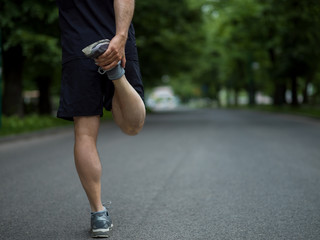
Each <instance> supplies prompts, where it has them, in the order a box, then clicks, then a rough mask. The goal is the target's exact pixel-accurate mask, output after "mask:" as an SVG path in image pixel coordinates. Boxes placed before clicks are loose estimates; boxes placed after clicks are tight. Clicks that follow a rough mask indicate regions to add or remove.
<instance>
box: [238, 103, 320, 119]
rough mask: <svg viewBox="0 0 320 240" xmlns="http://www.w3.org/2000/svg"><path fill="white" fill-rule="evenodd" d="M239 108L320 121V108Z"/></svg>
mask: <svg viewBox="0 0 320 240" xmlns="http://www.w3.org/2000/svg"><path fill="white" fill-rule="evenodd" d="M237 108H240V109H252V110H259V111H268V112H275V113H285V114H293V115H299V116H306V117H312V118H319V119H320V107H317V106H303V105H301V106H298V107H293V106H290V105H285V106H273V105H256V106H243V107H237Z"/></svg>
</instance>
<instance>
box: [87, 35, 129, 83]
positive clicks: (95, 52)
mask: <svg viewBox="0 0 320 240" xmlns="http://www.w3.org/2000/svg"><path fill="white" fill-rule="evenodd" d="M109 43H110V40H109V39H102V40H100V41H98V42H94V43H92V44H90V45H89V46H87V47H85V48H84V49H82V52H83V53H84V55H85V56H87V57H88V58H92V59H95V58H98V57H99V56H100V55H101V54H103V53H104V52H105V51H106V50H107V49H108V47H109ZM98 73H100V74H105V73H107V75H108V78H109V79H110V80H117V79H119V78H121V77H122V76H123V75H124V73H125V70H124V69H123V68H122V66H121V61H119V62H118V65H117V66H115V67H114V68H112V69H109V70H104V69H102V68H101V67H99V69H98Z"/></svg>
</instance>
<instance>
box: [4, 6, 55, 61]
mask: <svg viewBox="0 0 320 240" xmlns="http://www.w3.org/2000/svg"><path fill="white" fill-rule="evenodd" d="M0 4H1V6H2V7H1V8H2V9H1V15H0V27H1V30H2V34H3V48H4V51H6V50H7V49H9V48H11V47H14V46H17V45H19V46H21V47H22V50H23V55H24V57H26V58H27V61H31V62H33V63H35V62H44V63H50V64H52V63H55V64H57V63H59V61H60V55H61V54H60V47H59V40H58V39H59V38H58V34H59V33H58V24H57V20H58V10H57V8H56V7H55V1H54V0H46V1H40V0H38V1H35V0H24V1H21V0H20V1H5V0H1V1H0Z"/></svg>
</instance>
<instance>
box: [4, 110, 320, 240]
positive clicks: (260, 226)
mask: <svg viewBox="0 0 320 240" xmlns="http://www.w3.org/2000/svg"><path fill="white" fill-rule="evenodd" d="M100 130H101V131H100V136H99V142H98V144H99V154H100V156H101V160H102V164H103V179H102V187H103V200H104V201H112V205H111V207H112V208H111V209H110V213H111V216H112V219H113V222H114V225H115V228H114V231H113V236H112V237H111V239H112V240H124V239H130V240H157V239H159V240H162V239H163V240H171V239H177V240H180V239H192V240H196V239H198V240H206V239H208V240H220V239H227V240H233V239H244V240H247V239H253V240H257V239H268V240H269V239H290V240H292V239H297V240H298V239H299V240H302V239H303V240H304V239H308V240H311V239H320V121H319V120H314V119H308V118H303V117H296V116H289V115H281V114H280V115H279V114H277V115H276V114H271V113H262V112H251V111H244V110H218V109H213V110H194V111H180V112H171V113H158V114H154V115H149V116H148V117H147V121H146V124H145V127H144V129H143V131H142V132H141V133H140V134H139V135H138V136H135V137H129V136H125V135H124V134H122V133H121V132H120V131H119V130H118V129H117V127H116V126H115V125H114V123H112V122H107V123H105V124H103V125H102V126H101V129H100ZM0 164H1V165H0V166H1V168H0V190H1V195H0V210H1V215H0V239H5V240H7V239H9V240H12V239H24V240H26V239H32V240H35V239H66V240H71V239H77V240H80V239H90V237H89V233H88V231H89V223H90V219H89V216H90V209H89V206H88V202H87V199H86V196H85V194H84V192H83V190H82V188H81V185H80V182H79V180H78V177H77V174H76V171H75V169H74V165H73V133H72V127H67V128H63V129H60V130H58V131H57V132H56V133H54V134H35V135H31V137H29V138H28V137H24V138H18V139H16V140H11V141H9V142H2V143H1V144H0Z"/></svg>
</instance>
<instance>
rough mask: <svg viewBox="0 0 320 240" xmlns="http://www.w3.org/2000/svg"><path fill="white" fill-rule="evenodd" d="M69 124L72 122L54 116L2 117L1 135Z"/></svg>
mask: <svg viewBox="0 0 320 240" xmlns="http://www.w3.org/2000/svg"><path fill="white" fill-rule="evenodd" d="M68 124H70V122H68V121H65V120H62V119H58V118H56V117H53V116H38V115H30V116H27V117H24V118H20V117H18V116H11V117H2V128H1V129H0V136H5V135H13V134H19V133H25V132H31V131H35V130H40V129H45V128H50V127H57V126H63V125H68Z"/></svg>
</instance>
